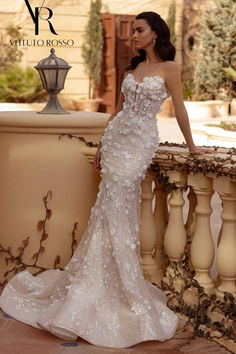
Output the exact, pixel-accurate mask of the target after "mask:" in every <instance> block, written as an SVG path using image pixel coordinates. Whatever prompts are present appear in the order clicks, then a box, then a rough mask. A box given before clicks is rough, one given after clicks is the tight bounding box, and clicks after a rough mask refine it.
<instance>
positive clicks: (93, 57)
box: [82, 0, 103, 98]
mask: <svg viewBox="0 0 236 354" xmlns="http://www.w3.org/2000/svg"><path fill="white" fill-rule="evenodd" d="M101 7H102V2H101V0H91V4H90V12H89V20H88V23H87V26H86V29H85V41H84V43H83V45H82V57H83V59H84V64H85V71H86V73H87V74H88V77H89V98H93V96H94V89H95V86H96V85H98V84H99V83H100V79H101V64H102V48H103V26H102V21H101V15H100V10H101Z"/></svg>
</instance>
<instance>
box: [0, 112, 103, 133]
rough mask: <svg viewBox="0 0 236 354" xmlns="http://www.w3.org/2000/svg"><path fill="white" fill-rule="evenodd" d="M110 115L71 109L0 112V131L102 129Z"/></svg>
mask: <svg viewBox="0 0 236 354" xmlns="http://www.w3.org/2000/svg"><path fill="white" fill-rule="evenodd" d="M109 116H110V115H109V114H108V113H100V112H83V111H71V112H70V113H69V114H38V113H37V112H36V111H2V112H0V131H8V130H9V131H12V130H14V131H17V129H19V130H20V131H22V130H24V129H27V130H28V129H29V128H31V129H39V128H40V129H52V130H53V129H54V130H60V129H77V130H79V131H80V130H81V129H83V130H88V129H98V130H101V132H102V131H103V130H104V125H105V123H106V122H107V119H108V117H109Z"/></svg>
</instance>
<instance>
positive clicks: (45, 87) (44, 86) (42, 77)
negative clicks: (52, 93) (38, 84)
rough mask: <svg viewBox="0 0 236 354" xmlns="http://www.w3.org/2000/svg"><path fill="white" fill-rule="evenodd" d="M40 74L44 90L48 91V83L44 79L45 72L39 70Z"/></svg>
mask: <svg viewBox="0 0 236 354" xmlns="http://www.w3.org/2000/svg"><path fill="white" fill-rule="evenodd" d="M38 73H39V76H40V79H41V81H42V84H43V88H44V89H45V90H46V89H47V83H46V81H45V77H44V74H43V70H42V69H39V70H38Z"/></svg>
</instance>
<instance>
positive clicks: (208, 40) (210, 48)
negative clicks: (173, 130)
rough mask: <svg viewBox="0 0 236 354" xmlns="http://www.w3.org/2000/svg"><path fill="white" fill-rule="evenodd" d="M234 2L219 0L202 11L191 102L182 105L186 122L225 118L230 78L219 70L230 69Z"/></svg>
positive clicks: (230, 88)
mask: <svg viewBox="0 0 236 354" xmlns="http://www.w3.org/2000/svg"><path fill="white" fill-rule="evenodd" d="M233 8H235V4H234V0H227V1H225V0H219V1H217V2H215V3H214V7H211V8H207V9H205V10H204V12H203V14H202V19H201V25H202V29H201V32H200V36H199V41H200V47H199V51H198V57H197V61H196V63H195V70H194V86H195V94H194V95H193V99H194V100H195V102H185V106H186V109H187V111H188V114H189V117H190V118H195V117H198V118H209V117H214V116H221V117H225V116H228V114H229V103H230V101H231V100H232V98H233V97H234V95H235V93H234V90H233V89H232V87H233V86H232V81H233V79H232V77H230V76H229V75H227V73H226V72H225V71H224V70H222V68H225V67H229V66H231V60H232V58H233V50H234V41H235V31H234V29H233V26H232V23H233V16H234V11H232V9H233Z"/></svg>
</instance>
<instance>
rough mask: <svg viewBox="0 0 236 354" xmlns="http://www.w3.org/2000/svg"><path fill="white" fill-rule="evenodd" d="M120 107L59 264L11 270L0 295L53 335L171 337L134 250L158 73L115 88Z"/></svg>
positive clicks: (160, 92)
mask: <svg viewBox="0 0 236 354" xmlns="http://www.w3.org/2000/svg"><path fill="white" fill-rule="evenodd" d="M121 90H122V92H123V94H124V97H125V101H124V104H123V109H122V111H120V112H119V113H118V114H117V115H116V116H115V118H114V119H113V120H112V121H110V122H109V124H108V126H107V127H106V129H105V132H104V135H103V137H102V147H101V167H102V170H101V173H102V179H101V182H100V185H99V192H98V195H97V199H96V202H95V204H94V206H93V207H92V209H91V216H90V219H89V222H88V226H87V229H86V231H85V232H84V234H83V236H82V239H81V241H80V244H79V246H78V247H77V249H76V251H75V253H74V255H73V257H72V258H71V259H70V261H69V263H68V264H67V265H66V267H65V269H64V271H61V270H55V269H51V270H47V271H44V272H42V273H40V274H38V275H37V276H32V275H31V273H30V272H29V271H27V270H25V271H22V272H20V273H18V274H16V275H15V276H14V277H13V278H12V279H11V280H10V281H9V282H8V284H7V285H6V286H5V288H4V290H3V292H2V295H1V296H0V306H1V308H2V309H3V310H4V311H5V312H6V313H8V314H9V315H11V316H13V317H14V318H15V319H17V320H19V321H21V322H24V323H27V324H29V325H31V326H33V327H36V328H40V329H42V330H46V331H49V332H51V333H53V334H54V335H56V336H57V337H59V338H62V339H67V340H76V339H77V338H78V337H82V338H84V339H86V340H87V341H89V342H90V343H92V344H95V345H98V346H105V347H121V348H122V347H129V346H132V345H134V344H136V343H139V342H143V341H147V340H159V341H164V340H166V339H168V338H171V337H172V336H173V335H174V333H175V331H176V328H177V326H178V317H177V316H176V314H175V313H173V312H172V311H171V310H170V309H169V308H168V307H167V306H166V297H165V295H164V294H163V293H162V291H160V290H159V289H158V288H157V287H156V286H154V285H152V284H151V283H150V282H149V281H147V280H146V279H144V277H143V273H142V265H141V257H140V234H139V232H140V203H141V181H142V179H143V178H144V176H145V173H146V169H147V167H148V166H149V164H150V163H151V161H152V158H153V157H154V155H155V151H156V150H157V146H158V143H159V136H158V129H157V124H156V113H157V112H160V111H161V107H162V103H163V101H164V100H165V98H166V97H167V96H168V91H167V89H166V87H165V83H164V80H163V78H161V77H160V76H152V77H145V78H144V79H143V81H142V82H136V80H135V78H134V76H133V74H131V73H129V74H128V75H127V76H126V77H125V79H124V80H123V83H122V88H121Z"/></svg>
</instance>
